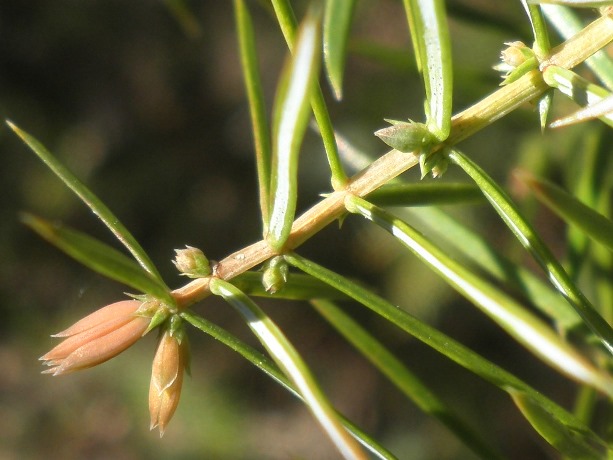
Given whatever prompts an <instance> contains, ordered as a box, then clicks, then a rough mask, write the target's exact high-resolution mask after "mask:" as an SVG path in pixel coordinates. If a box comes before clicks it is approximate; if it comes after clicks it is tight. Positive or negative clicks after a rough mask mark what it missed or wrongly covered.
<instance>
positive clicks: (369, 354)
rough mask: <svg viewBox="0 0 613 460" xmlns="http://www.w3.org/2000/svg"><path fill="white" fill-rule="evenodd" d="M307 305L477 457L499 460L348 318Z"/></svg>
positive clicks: (326, 305) (319, 303) (321, 304)
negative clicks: (313, 308)
mask: <svg viewBox="0 0 613 460" xmlns="http://www.w3.org/2000/svg"><path fill="white" fill-rule="evenodd" d="M311 304H312V305H313V306H314V307H315V309H316V310H317V311H318V312H319V313H320V314H321V315H322V316H323V317H324V318H325V319H326V320H327V321H328V322H329V323H330V324H331V325H332V326H333V327H334V328H335V329H336V330H337V331H339V332H340V333H341V334H342V335H343V337H345V339H346V340H347V341H348V342H350V343H351V344H352V345H353V346H354V347H355V348H356V349H357V350H358V351H359V352H360V353H362V355H364V357H366V359H368V360H369V361H370V362H371V363H372V364H373V365H374V366H375V367H376V368H377V369H379V370H380V371H381V372H382V373H383V374H384V375H385V376H386V377H387V378H388V379H389V380H390V381H391V382H392V383H393V384H394V385H395V386H396V387H397V388H398V389H399V390H400V391H402V392H403V393H404V394H405V395H406V396H407V397H409V398H410V399H411V400H412V401H413V402H414V403H415V404H417V406H419V408H420V409H421V410H422V411H424V412H425V413H426V414H429V415H431V416H433V417H436V418H437V419H438V420H439V421H440V422H441V423H443V424H444V425H445V426H446V427H447V428H449V430H451V431H452V432H453V433H455V434H456V436H458V438H459V439H461V440H462V441H464V443H465V444H466V445H467V446H468V447H469V448H471V449H472V450H473V451H474V452H475V453H476V454H477V455H479V456H480V457H482V458H490V459H495V458H500V454H498V453H497V452H495V451H494V449H493V448H492V447H491V446H490V444H489V443H488V442H486V441H485V439H483V436H481V435H480V434H479V433H478V432H476V431H475V430H473V429H472V428H470V426H469V425H468V424H467V423H466V421H465V420H463V419H462V418H461V417H460V415H459V414H456V413H455V412H454V411H452V410H451V409H450V408H449V407H447V405H446V404H445V403H444V402H443V401H442V400H440V399H439V397H438V396H437V395H436V394H435V393H434V392H433V391H432V390H430V388H428V386H427V385H426V384H424V383H423V382H422V381H421V380H420V379H419V378H418V377H417V376H416V375H414V374H413V373H412V372H411V371H410V370H409V369H408V368H407V367H406V366H405V365H404V364H402V362H401V361H400V360H399V359H398V358H396V357H395V356H394V355H393V354H392V353H391V352H390V351H389V350H388V349H387V348H385V347H384V346H383V345H382V344H381V342H379V341H378V340H377V339H375V338H374V337H373V336H372V335H371V334H369V333H368V331H366V330H365V329H364V328H363V327H362V326H360V325H359V324H358V323H357V322H356V321H354V320H353V319H351V317H350V316H349V315H347V314H346V313H344V312H343V311H342V310H341V309H340V308H338V307H337V306H336V305H335V304H334V303H332V302H330V301H327V300H313V301H311Z"/></svg>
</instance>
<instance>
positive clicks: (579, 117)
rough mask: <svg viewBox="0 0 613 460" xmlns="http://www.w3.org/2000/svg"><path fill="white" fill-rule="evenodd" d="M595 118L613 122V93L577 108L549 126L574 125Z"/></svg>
mask: <svg viewBox="0 0 613 460" xmlns="http://www.w3.org/2000/svg"><path fill="white" fill-rule="evenodd" d="M595 118H606V119H608V120H610V121H611V122H613V94H609V95H608V96H606V97H604V98H602V99H601V100H600V101H598V102H596V103H594V104H592V105H588V106H587V107H584V108H582V109H579V110H577V111H576V112H575V113H573V114H572V115H568V116H566V117H564V118H560V119H558V120H556V121H554V122H553V123H551V124H550V125H549V127H550V128H560V127H562V126H569V125H574V124H576V123H581V122H582V121H588V120H593V119H595Z"/></svg>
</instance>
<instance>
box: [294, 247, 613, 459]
mask: <svg viewBox="0 0 613 460" xmlns="http://www.w3.org/2000/svg"><path fill="white" fill-rule="evenodd" d="M285 258H286V260H287V261H288V262H289V263H290V264H291V265H293V266H295V267H296V268H298V269H300V270H302V271H304V272H305V273H308V274H309V275H311V276H314V277H316V278H319V279H320V280H322V281H324V282H326V283H328V284H330V285H331V286H333V287H335V288H336V289H338V290H340V291H342V292H344V293H345V294H347V295H348V296H350V297H352V298H353V299H355V300H356V301H357V302H359V303H361V304H362V305H364V306H366V307H367V308H369V309H371V310H372V311H373V312H375V313H376V314H378V315H380V316H382V317H383V318H385V319H387V320H388V321H390V322H391V323H393V324H395V325H396V326H397V327H399V328H400V329H402V330H403V331H405V332H407V333H409V334H411V335H412V336H413V337H415V338H416V339H418V340H420V341H421V342H423V343H425V344H426V345H428V346H430V347H432V348H433V349H434V350H436V351H438V352H439V353H441V354H442V355H444V356H447V357H448V358H449V359H451V360H452V361H454V362H456V363H457V364H459V365H460V366H462V367H464V368H466V369H468V370H469V371H471V372H473V373H474V374H476V375H478V376H480V377H481V378H483V379H484V380H486V381H488V382H490V383H492V384H493V385H495V386H497V387H498V388H500V389H501V390H503V391H505V392H507V393H509V394H510V393H511V391H515V392H517V391H520V392H523V393H525V394H527V395H529V396H530V397H531V398H532V399H533V401H534V402H535V404H538V405H540V406H541V407H542V408H543V409H544V410H546V411H547V412H549V413H550V414H551V415H552V417H555V418H556V419H557V420H559V421H560V423H563V424H564V425H566V426H568V427H569V428H570V429H572V430H573V431H575V432H577V433H579V434H582V435H583V436H584V437H585V438H586V439H590V440H592V439H594V440H597V442H598V443H599V445H601V446H603V448H604V446H606V444H605V442H604V441H602V440H601V439H600V438H598V436H597V435H596V434H594V433H593V432H592V431H591V430H590V429H589V428H588V427H587V426H586V425H585V424H583V423H582V422H580V421H579V420H577V419H576V418H575V417H574V416H573V415H572V414H570V413H568V412H567V411H566V410H565V409H563V408H562V407H560V406H558V405H557V404H556V403H554V402H553V401H551V400H550V399H548V398H546V397H545V396H543V395H542V394H541V393H539V392H538V391H536V390H534V389H533V388H532V387H530V386H529V385H527V384H526V383H525V382H523V381H522V380H520V379H518V378H517V377H515V376H514V375H513V374H511V373H510V372H507V371H505V370H504V369H502V368H501V367H499V366H497V365H496V364H494V363H492V362H490V361H488V360H486V359H485V358H483V357H482V356H480V355H478V354H477V353H475V352H473V351H472V350H470V349H469V348H467V347H465V346H463V345H462V344H460V343H458V342H457V341H455V340H454V339H452V338H451V337H449V336H447V335H445V334H443V333H442V332H440V331H439V330H437V329H435V328H433V327H431V326H429V325H427V324H425V323H423V322H421V321H420V320H418V319H417V318H415V317H414V316H412V315H410V314H409V313H407V312H406V311H404V310H401V309H400V308H398V307H396V306H395V305H392V304H391V303H389V302H387V301H386V300H385V299H383V298H381V297H379V296H377V295H375V294H373V293H372V292H370V291H368V290H366V289H364V288H363V287H361V286H359V285H357V284H356V283H354V282H352V281H349V280H348V279H346V278H345V277H343V276H342V275H340V274H339V273H335V272H332V271H330V270H328V269H326V268H324V267H322V266H321V265H318V264H316V263H315V262H313V261H310V260H307V259H305V258H304V257H301V256H299V255H297V254H295V253H293V254H286V255H285Z"/></svg>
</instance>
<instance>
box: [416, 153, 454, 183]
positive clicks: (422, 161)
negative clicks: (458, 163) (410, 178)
mask: <svg viewBox="0 0 613 460" xmlns="http://www.w3.org/2000/svg"><path fill="white" fill-rule="evenodd" d="M447 166H449V160H448V159H447V156H446V155H444V154H443V153H442V152H441V151H438V152H434V153H431V154H428V153H422V154H421V155H419V169H420V171H421V178H422V179H423V178H424V177H426V175H427V174H428V173H430V174H432V177H433V178H434V179H436V178H438V177H442V175H443V174H445V171H447Z"/></svg>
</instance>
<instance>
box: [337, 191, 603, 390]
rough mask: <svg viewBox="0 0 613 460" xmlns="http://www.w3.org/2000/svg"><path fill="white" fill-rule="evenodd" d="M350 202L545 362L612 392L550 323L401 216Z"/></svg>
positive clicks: (355, 199)
mask: <svg viewBox="0 0 613 460" xmlns="http://www.w3.org/2000/svg"><path fill="white" fill-rule="evenodd" d="M345 203H346V205H347V209H348V210H349V211H350V212H353V213H357V214H360V215H362V216H363V217H365V218H367V219H368V220H371V221H372V222H374V223H375V224H377V225H379V226H380V227H381V228H383V229H385V230H387V231H388V232H389V233H391V234H392V235H394V236H395V237H396V238H397V239H398V240H399V241H400V242H401V243H402V244H403V245H405V246H406V247H407V248H409V249H410V250H411V251H412V252H413V253H414V254H415V255H416V256H417V257H419V258H420V259H421V260H422V261H423V262H424V263H426V264H427V265H428V266H429V267H430V268H431V269H433V270H434V271H435V272H436V273H437V274H438V275H440V276H441V277H442V278H443V279H444V280H445V281H447V283H449V284H450V285H451V286H452V287H453V288H454V289H455V290H457V291H458V292H459V293H460V294H462V295H463V296H464V297H466V298H467V299H468V300H470V301H471V302H472V303H473V304H474V305H475V306H477V307H478V308H479V309H480V310H481V311H482V312H483V313H485V314H486V315H487V316H489V317H490V318H491V319H492V320H493V321H495V322H496V323H497V324H498V325H499V326H500V327H502V328H503V329H504V330H505V331H506V332H507V333H508V334H509V335H510V336H512V337H513V338H514V339H515V340H517V341H518V342H519V343H521V344H522V345H523V346H524V347H526V348H527V349H528V350H530V351H531V352H532V353H533V354H534V355H536V356H538V357H539V358H540V359H541V360H542V361H543V362H545V363H547V364H548V365H549V366H551V367H553V368H554V369H556V370H558V371H559V372H561V373H563V374H565V375H567V376H568V377H570V378H572V379H574V380H577V381H579V382H581V383H584V384H586V385H590V386H593V387H594V388H597V389H599V390H600V391H602V392H603V393H605V394H607V395H609V396H613V380H611V379H610V378H609V377H608V375H606V374H604V373H602V372H600V371H599V370H598V369H597V368H596V367H595V366H594V365H592V364H591V363H590V362H589V361H588V360H587V359H585V358H584V357H583V356H581V354H579V352H577V351H576V350H575V349H574V348H573V347H572V346H570V345H569V344H568V343H567V342H565V341H564V340H562V339H561V338H560V336H559V335H558V334H556V333H555V332H554V331H553V330H552V329H551V328H550V327H549V326H548V325H547V324H545V323H544V322H543V321H541V320H540V319H539V318H538V317H537V316H535V315H534V314H532V313H531V312H530V311H528V310H527V309H525V308H524V307H522V306H521V305H519V304H518V303H517V302H515V301H514V300H513V299H511V298H510V297H509V296H507V295H506V294H504V293H503V292H502V291H500V289H498V288H497V287H494V286H493V285H492V284H490V283H489V282H487V281H486V280H485V279H483V278H481V277H479V276H477V275H476V274H475V273H474V272H472V271H470V270H469V269H468V268H467V267H465V266H464V265H462V264H460V263H459V262H456V261H455V260H453V259H452V258H451V257H449V256H448V255H447V254H446V253H445V252H444V251H443V250H441V249H440V248H438V247H437V246H435V245H434V244H432V243H431V242H430V241H429V240H428V239H427V238H426V237H424V236H423V235H422V234H421V233H419V232H418V231H417V230H415V229H414V228H412V227H411V226H410V225H408V224H407V223H406V222H403V221H402V220H401V219H399V218H398V217H396V216H394V215H392V214H390V213H388V212H387V211H384V210H383V209H381V208H378V207H376V206H374V205H372V204H371V203H369V202H367V201H366V200H363V199H362V198H358V197H355V196H353V197H349V198H348V199H347V201H346V202H345Z"/></svg>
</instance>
